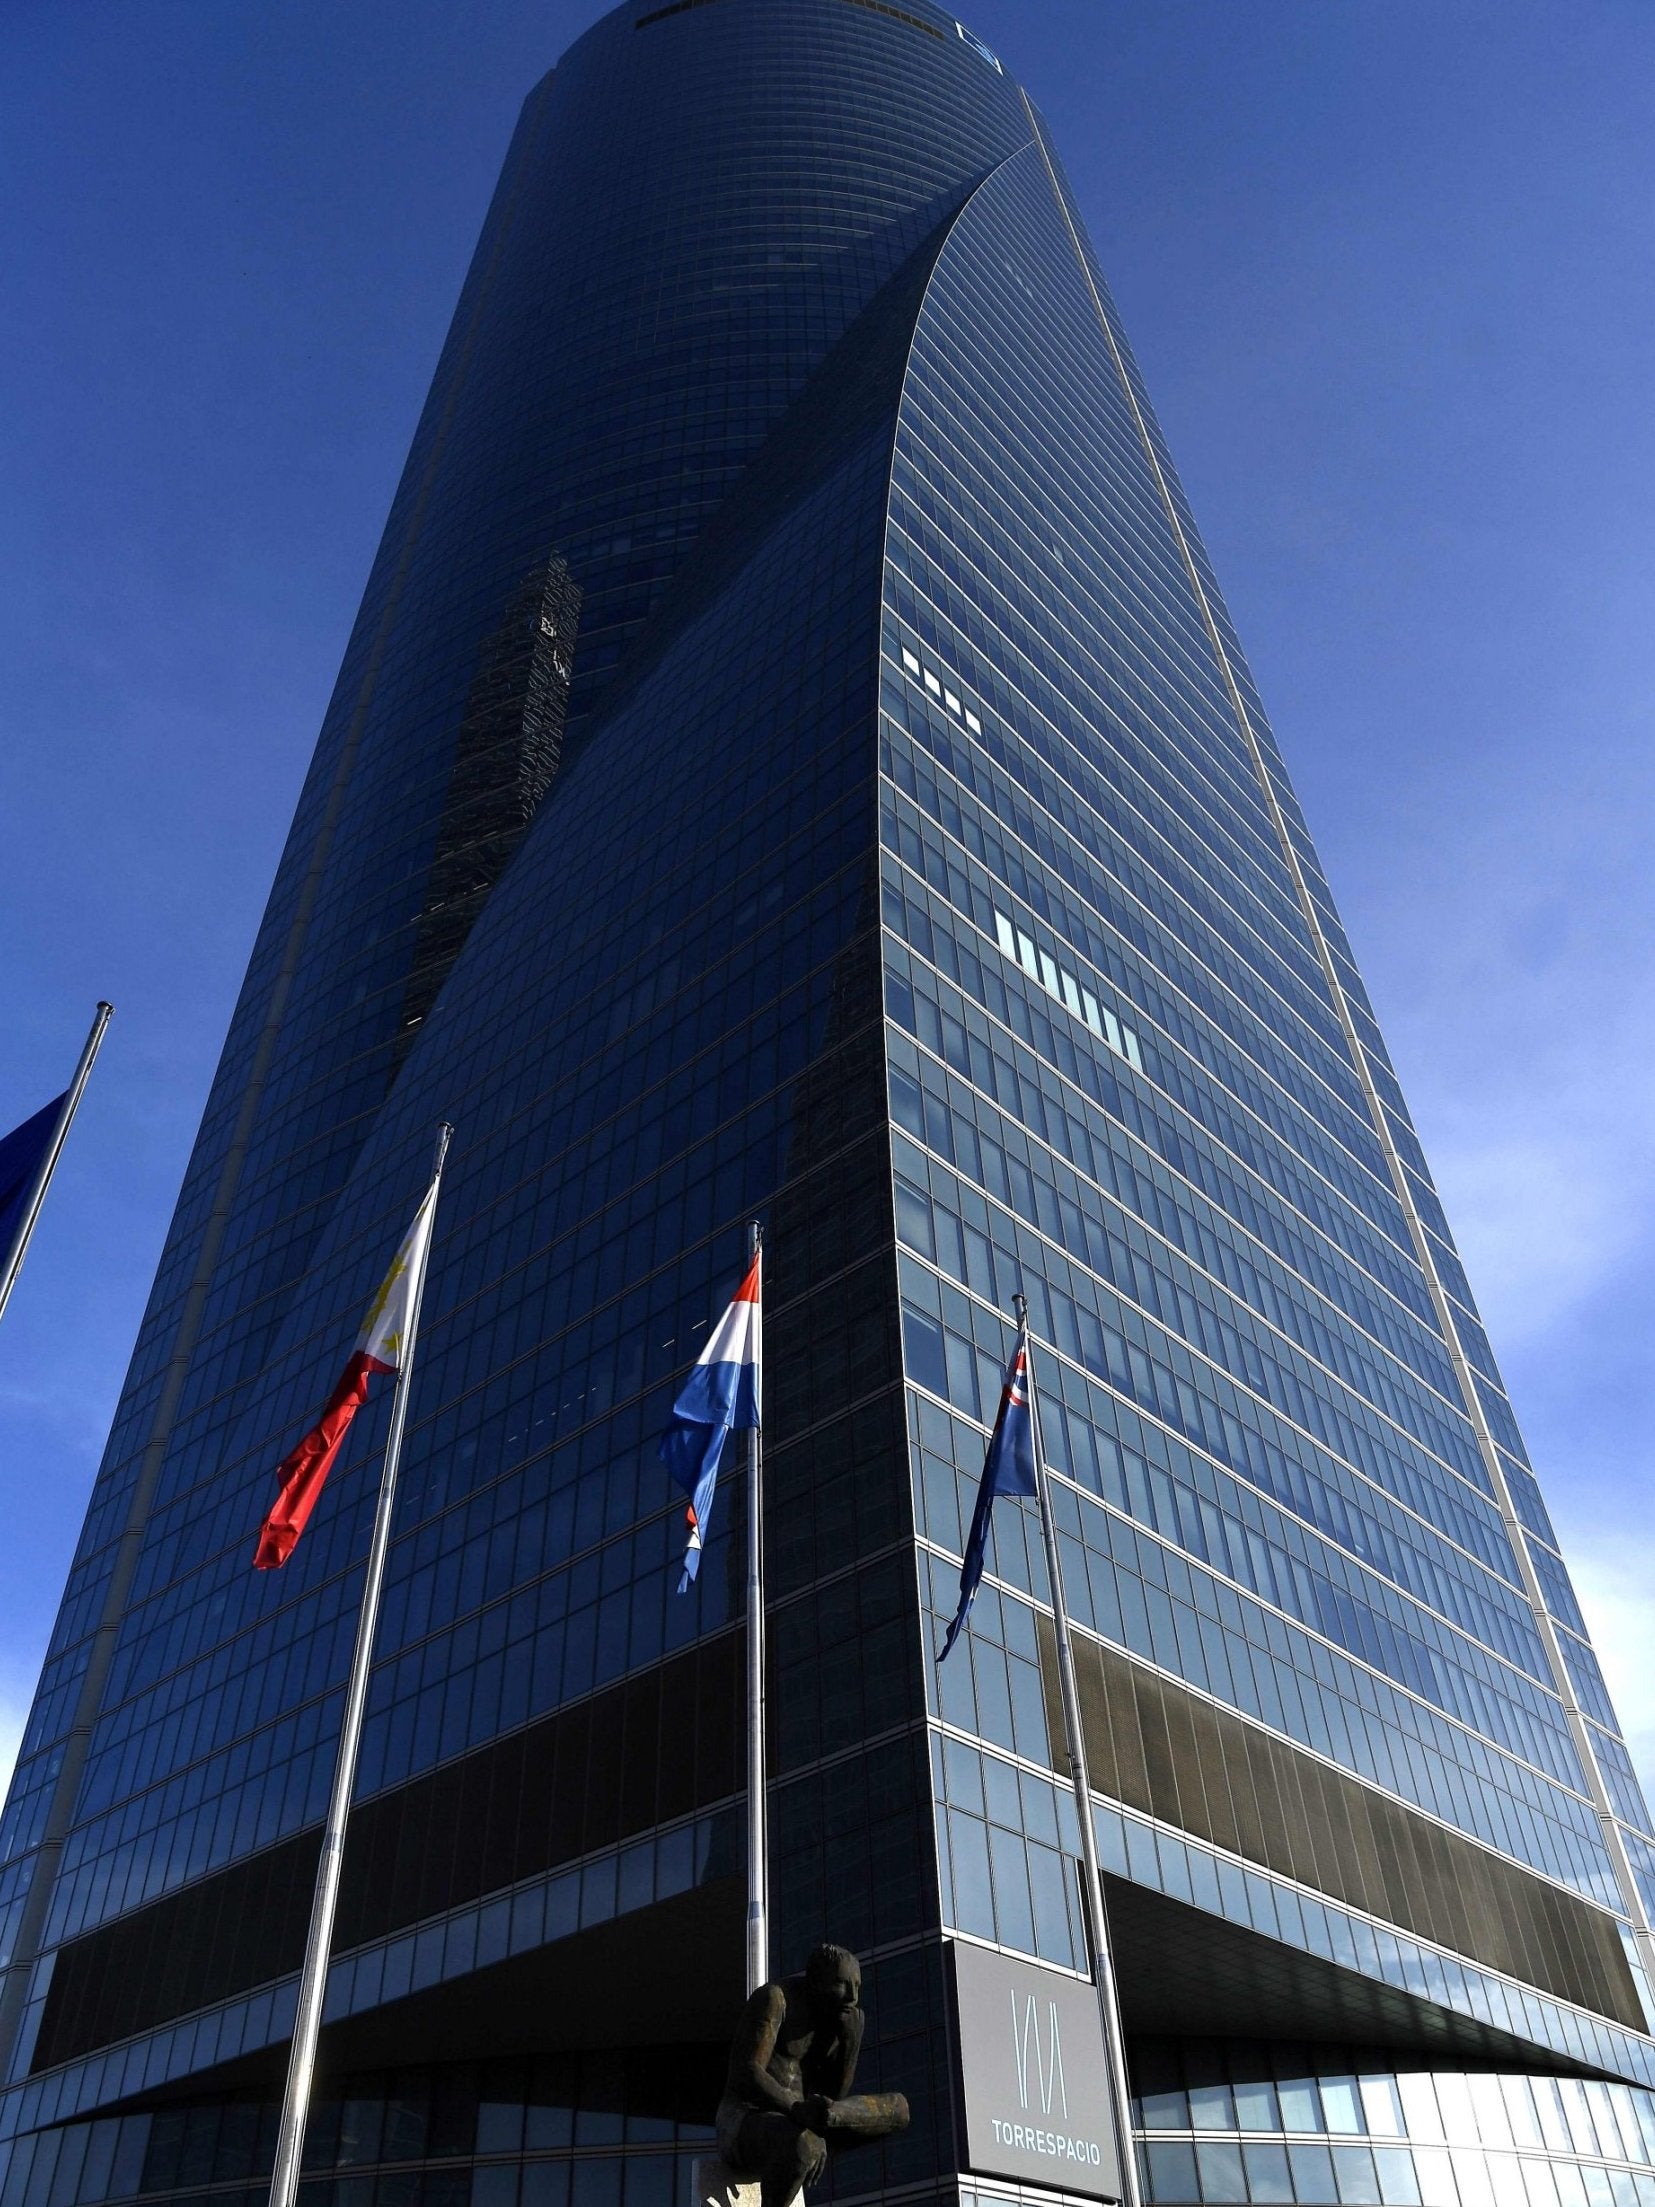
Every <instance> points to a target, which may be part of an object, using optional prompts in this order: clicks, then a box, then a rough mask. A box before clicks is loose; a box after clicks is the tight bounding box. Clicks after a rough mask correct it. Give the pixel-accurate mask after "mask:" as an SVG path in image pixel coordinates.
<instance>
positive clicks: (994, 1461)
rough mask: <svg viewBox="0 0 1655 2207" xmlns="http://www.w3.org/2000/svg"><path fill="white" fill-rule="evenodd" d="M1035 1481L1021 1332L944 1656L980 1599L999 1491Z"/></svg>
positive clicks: (1020, 1490)
mask: <svg viewBox="0 0 1655 2207" xmlns="http://www.w3.org/2000/svg"><path fill="white" fill-rule="evenodd" d="M1035 1491H1036V1489H1035V1481H1034V1419H1033V1415H1032V1413H1031V1411H1030V1408H1029V1349H1028V1341H1027V1338H1026V1337H1025V1336H1024V1335H1023V1334H1021V1333H1020V1334H1019V1335H1018V1336H1017V1346H1016V1348H1015V1349H1014V1350H1013V1351H1012V1356H1011V1362H1010V1364H1009V1365H1008V1366H1007V1367H1006V1384H1005V1385H1004V1387H1002V1388H1001V1390H1000V1414H999V1416H998V1417H997V1418H996V1419H995V1421H994V1431H993V1433H992V1434H991V1435H990V1437H989V1444H988V1454H987V1456H985V1457H984V1459H983V1483H982V1485H981V1486H980V1487H979V1488H978V1489H977V1507H976V1509H975V1510H973V1511H972V1513H971V1532H970V1534H969V1536H968V1538H967V1540H966V1544H965V1561H964V1563H962V1564H961V1566H960V1606H959V1608H958V1609H957V1610H956V1611H955V1613H954V1622H953V1623H952V1624H951V1625H950V1626H949V1628H948V1637H947V1639H946V1640H945V1641H944V1642H943V1644H942V1654H941V1655H939V1656H938V1657H937V1661H938V1662H939V1663H941V1662H943V1661H944V1660H945V1659H946V1657H947V1654H948V1651H949V1649H950V1648H951V1647H952V1646H953V1645H954V1642H955V1641H956V1640H957V1639H958V1638H959V1636H960V1632H961V1630H962V1628H963V1627H964V1624H965V1621H966V1619H967V1618H968V1617H969V1616H970V1615H971V1605H972V1603H973V1602H974V1601H975V1600H976V1599H977V1588H978V1586H979V1585H980V1584H981V1582H982V1576H983V1550H984V1548H985V1547H986V1546H987V1545H988V1519H989V1512H990V1511H991V1510H992V1509H993V1507H994V1497H995V1496H996V1495H997V1494H1033V1493H1034V1492H1035Z"/></svg>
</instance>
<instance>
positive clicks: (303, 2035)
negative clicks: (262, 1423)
mask: <svg viewBox="0 0 1655 2207" xmlns="http://www.w3.org/2000/svg"><path fill="white" fill-rule="evenodd" d="M453 1137H454V1129H453V1128H452V1127H451V1126H449V1125H448V1124H447V1122H446V1121H445V1122H444V1123H443V1125H442V1126H440V1127H439V1128H438V1130H437V1152H436V1156H435V1158H434V1159H433V1161H432V1166H431V1185H430V1187H429V1188H428V1189H427V1190H426V1200H427V1201H428V1202H429V1203H430V1205H431V1208H432V1213H433V1217H434V1216H435V1212H436V1205H437V1194H438V1190H439V1188H440V1186H441V1184H442V1169H443V1161H444V1159H445V1158H446V1157H447V1155H448V1145H449V1143H450V1142H451V1141H452V1140H453ZM431 1238H432V1237H431V1233H430V1232H429V1231H428V1232H427V1234H426V1236H425V1240H424V1243H423V1245H422V1246H421V1248H420V1252H419V1257H418V1270H417V1273H416V1275H415V1277H414V1279H413V1281H412V1282H411V1284H410V1290H409V1298H408V1334H407V1339H406V1340H405V1341H404V1342H403V1343H402V1354H401V1356H400V1357H399V1359H398V1361H397V1383H396V1391H395V1393H394V1394H393V1395H392V1397H391V1426H390V1431H389V1433H388V1434H387V1436H386V1440H385V1462H384V1467H383V1469H382V1471H381V1473H380V1479H379V1503H378V1507H377V1508H376V1509H375V1511H374V1530H373V1539H372V1541H371V1542H370V1543H369V1547H368V1572H367V1579H366V1582H365V1584H364V1586H363V1589H362V1607H361V1609H360V1611H359V1612H358V1615H357V1620H356V1646H355V1648H354V1650H353V1651H352V1654H351V1669H350V1679H349V1682H348V1684H347V1685H346V1687H345V1712H344V1716H343V1719H342V1721H341V1723H340V1727H339V1752H338V1756H337V1758H336V1760H335V1762H334V1766H333V1792H332V1795H331V1796H330V1798H329V1801H328V1820H327V1826H326V1829H325V1830H324V1831H323V1834H322V1857H321V1860H320V1861H319V1862H318V1864H317V1866H316V1892H315V1897H314V1898H313V1900H312V1901H311V1906H310V1930H309V1933H308V1935H307V1937H306V1940H305V1960H304V1968H303V1970H302V1971H301V1973H300V1977H299V1999H298V2004H297V2006H296V2008H295V2010H294V2015H293V2044H292V2048H291V2050H290V2051H289V2054H288V2059H287V2093H286V2097H285V2098H284V2100H283V2102H282V2122H281V2129H280V2130H279V2131H278V2132H277V2134H276V2163H275V2167H274V2169H273V2170H272V2171H271V2176H270V2207H294V2202H295V2200H296V2198H297V2195H298V2190H299V2167H300V2163H301V2161H302V2160H303V2157H304V2144H305V2119H306V2117H307V2116H308V2114H309V2112H310V2087H311V2080H312V2078H313V2077H314V2075H315V2072H316V2040H317V2036H318V2034H319V2032H320V2030H321V2027H322V2003H323V1999H324V1997H325V1995H326V1993H327V1982H328V1960H329V1956H330V1954H331V1951H332V1947H333V1917H334V1910H335V1908H336V1907H337V1905H338V1900H339V1873H340V1869H341V1867H342V1865H343V1861H344V1853H345V1825H346V1822H347V1821H348V1819H349V1816H350V1809H351V1793H352V1791H353V1789H354V1787H355V1783H356V1754H357V1749H358V1747H359V1746H360V1745H361V1741H362V1718H363V1713H364V1711H365V1710H366V1708H367V1703H368V1673H369V1671H370V1669H371V1668H372V1664H373V1645H374V1627H375V1626H376V1624H377V1623H378V1621H379V1596H380V1589H381V1587H382V1585H383V1583H384V1578H385V1558H386V1555H387V1553H388V1552H389V1550H390V1545H391V1517H392V1512H393V1510H394V1507H395V1503H396V1485H397V1471H398V1469H399V1467H400V1464H401V1460H402V1434H403V1428H404V1426H405V1425H406V1424H407V1422H408V1392H409V1388H410V1386H411V1384H412V1381H413V1376H414V1339H415V1336H416V1334H417V1333H418V1331H419V1316H420V1304H421V1302H422V1300H423V1299H424V1295H425V1272H426V1266H427V1264H428V1262H429V1260H430V1255H431Z"/></svg>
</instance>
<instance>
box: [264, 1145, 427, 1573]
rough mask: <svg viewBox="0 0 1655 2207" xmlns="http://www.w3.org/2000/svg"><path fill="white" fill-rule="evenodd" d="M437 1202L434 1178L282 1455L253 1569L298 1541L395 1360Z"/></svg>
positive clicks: (276, 1563) (276, 1565)
mask: <svg viewBox="0 0 1655 2207" xmlns="http://www.w3.org/2000/svg"><path fill="white" fill-rule="evenodd" d="M436 1210H437V1183H436V1182H435V1181H433V1182H432V1183H431V1186H430V1188H429V1190H428V1191H427V1193H426V1197H425V1201H424V1202H423V1203H422V1204H421V1205H420V1207H419V1209H418V1211H417V1212H416V1213H415V1215H414V1223H413V1225H412V1226H410V1227H409V1229H408V1231H407V1233H406V1234H405V1235H404V1236H403V1241H402V1247H401V1248H400V1249H399V1250H398V1251H397V1253H396V1262H395V1263H394V1264H393V1265H392V1267H391V1269H390V1271H389V1272H387V1273H386V1275H385V1277H384V1279H383V1280H382V1281H381V1282H380V1287H379V1293H378V1294H377V1295H376V1296H375V1297H374V1299H373V1302H372V1304H371V1305H370V1307H369V1310H368V1317H367V1323H366V1324H365V1325H364V1326H363V1328H362V1331H361V1332H360V1333H359V1334H358V1335H357V1339H356V1347H355V1348H354V1349H353V1350H352V1351H351V1358H350V1362H349V1363H348V1364H347V1365H346V1366H345V1369H344V1371H343V1372H342V1373H341V1374H340V1375H339V1384H338V1385H337V1386H336V1387H335V1388H334V1390H333V1393H332V1394H331V1395H330V1396H329V1397H328V1400H327V1406H326V1408H325V1409H324V1410H323V1412H322V1415H321V1417H320V1418H319V1419H318V1420H317V1421H316V1423H315V1424H314V1425H313V1426H312V1427H311V1429H310V1431H309V1432H308V1433H307V1434H306V1435H305V1437H304V1439H303V1440H302V1441H301V1442H300V1443H299V1445H298V1447H297V1448H296V1449H294V1450H293V1452H292V1453H291V1455H289V1456H286V1457H284V1458H283V1459H282V1462H281V1464H280V1465H279V1466H278V1468H277V1472H276V1477H277V1478H278V1479H279V1480H280V1481H281V1487H280V1490H279V1492H278V1493H277V1496H276V1499H275V1502H274V1504H273V1505H272V1507H271V1511H270V1515H269V1516H268V1517H267V1518H266V1519H265V1521H264V1523H263V1524H262V1525H261V1526H260V1527H259V1545H258V1552H257V1553H256V1554H255V1556H254V1557H253V1568H254V1570H255V1571H277V1570H280V1568H281V1566H282V1565H283V1564H284V1563H285V1562H286V1561H287V1559H288V1557H289V1556H290V1555H292V1553H293V1551H294V1549H295V1548H296V1547H297V1546H298V1544H299V1535H300V1534H301V1533H302V1532H303V1531H304V1529H305V1527H306V1525H307V1524H309V1522H310V1513H311V1511H312V1510H313V1509H314V1508H315V1507H316V1500H317V1497H318V1496H319V1495H320V1493H321V1491H322V1486H323V1483H324V1481H325V1480H326V1478H327V1475H328V1473H329V1472H330V1471H331V1470H332V1469H333V1464H334V1459H335V1457H336V1456H337V1455H338V1454H339V1451H340V1449H341V1448H342V1447H343V1445H344V1440H345V1435H346V1434H347V1433H348V1432H349V1431H350V1427H351V1420H352V1419H353V1418H354V1417H355V1416H356V1413H357V1412H358V1411H359V1410H360V1409H361V1407H362V1405H363V1404H364V1403H365V1402H366V1401H367V1399H368V1382H369V1380H370V1379H372V1377H373V1375H374V1374H375V1372H394V1371H397V1370H399V1369H400V1368H401V1364H402V1357H403V1348H404V1344H405V1343H406V1341H407V1339H408V1318H409V1311H410V1307H411V1305H412V1303H413V1299H414V1288H415V1284H416V1282H417V1281H418V1280H419V1278H420V1275H421V1273H422V1272H423V1270H424V1265H423V1262H422V1259H423V1256H424V1252H425V1245H426V1243H427V1242H428V1241H429V1240H430V1239H431V1221H432V1219H433V1218H434V1217H435V1216H436Z"/></svg>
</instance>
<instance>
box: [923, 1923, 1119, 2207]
mask: <svg viewBox="0 0 1655 2207" xmlns="http://www.w3.org/2000/svg"><path fill="white" fill-rule="evenodd" d="M948 1951H949V1954H950V1956H951V1957H952V1962H953V1972H954V2013H955V2018H956V2022H957V2028H958V2038H957V2046H958V2057H959V2087H960V2101H961V2105H962V2107H963V2109H964V2114H965V2158H966V2161H967V2164H968V2165H969V2166H970V2167H971V2168H973V2169H975V2170H976V2171H977V2173H978V2174H979V2175H981V2176H1005V2177H1011V2178H1012V2179H1013V2180H1014V2181H1016V2182H1017V2183H1020V2184H1044V2185H1048V2186H1050V2187H1051V2189H1052V2190H1054V2191H1062V2192H1080V2193H1083V2194H1084V2195H1085V2196H1086V2197H1087V2198H1090V2199H1109V2200H1118V2199H1120V2197H1121V2196H1122V2194H1121V2180H1120V2162H1119V2159H1118V2158H1117V2153H1116V2145H1115V2121H1114V2113H1113V2106H1112V2101H1111V2096H1110V2090H1109V2065H1108V2059H1107V2056H1106V2054H1105V2052H1104V2043H1103V2022H1102V2018H1101V2017H1100V2016H1099V2014H1098V1996H1097V1992H1096V1990H1095V1989H1094V1987H1092V1986H1091V1985H1089V1984H1087V1983H1085V1981H1084V1980H1082V1979H1078V1978H1074V1977H1066V1976H1064V1975H1062V1974H1061V1973H1060V1972H1059V1971H1057V1970H1052V1969H1045V1968H1043V1967H1042V1966H1041V1964H1040V1963H1038V1962H1027V1961H1024V1960H1023V1959H1022V1957H1021V1956H1017V1955H1010V1954H996V1953H993V1952H992V1951H991V1950H990V1949H989V1948H987V1947H979V1946H967V1945H965V1944H963V1943H962V1942H960V1941H957V1940H956V1941H954V1942H953V1943H952V1944H951V1945H950V1947H949V1950H948Z"/></svg>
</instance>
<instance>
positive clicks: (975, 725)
mask: <svg viewBox="0 0 1655 2207" xmlns="http://www.w3.org/2000/svg"><path fill="white" fill-rule="evenodd" d="M965 724H966V726H967V727H968V728H969V729H970V730H971V733H972V734H973V735H974V736H980V735H981V734H982V732H983V724H982V722H981V721H980V720H979V719H978V718H977V716H976V714H975V713H974V712H973V711H972V710H971V707H970V706H969V705H968V706H967V707H966V709H965Z"/></svg>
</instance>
